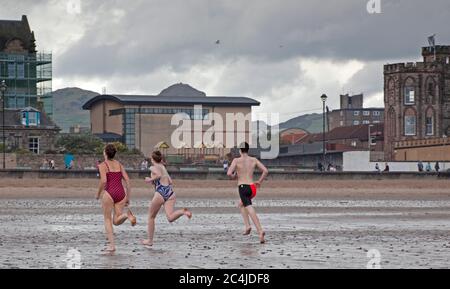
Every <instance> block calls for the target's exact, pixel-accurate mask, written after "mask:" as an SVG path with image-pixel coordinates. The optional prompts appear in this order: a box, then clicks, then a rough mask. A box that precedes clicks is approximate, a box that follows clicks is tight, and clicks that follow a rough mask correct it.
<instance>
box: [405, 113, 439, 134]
mask: <svg viewBox="0 0 450 289" xmlns="http://www.w3.org/2000/svg"><path fill="white" fill-rule="evenodd" d="M415 135H417V118H416V116H414V115H406V116H405V136H415ZM425 135H427V136H433V135H434V117H432V116H427V117H426V118H425Z"/></svg>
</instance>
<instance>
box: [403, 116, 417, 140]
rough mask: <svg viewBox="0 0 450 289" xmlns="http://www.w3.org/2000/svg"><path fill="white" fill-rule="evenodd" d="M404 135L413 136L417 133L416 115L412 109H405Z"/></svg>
mask: <svg viewBox="0 0 450 289" xmlns="http://www.w3.org/2000/svg"><path fill="white" fill-rule="evenodd" d="M404 121H405V136H413V135H416V134H417V129H416V128H417V117H416V112H415V111H414V110H413V109H407V110H406V111H405V119H404Z"/></svg>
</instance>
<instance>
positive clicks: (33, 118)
mask: <svg viewBox="0 0 450 289" xmlns="http://www.w3.org/2000/svg"><path fill="white" fill-rule="evenodd" d="M37 124H38V120H37V113H36V112H28V125H30V126H37Z"/></svg>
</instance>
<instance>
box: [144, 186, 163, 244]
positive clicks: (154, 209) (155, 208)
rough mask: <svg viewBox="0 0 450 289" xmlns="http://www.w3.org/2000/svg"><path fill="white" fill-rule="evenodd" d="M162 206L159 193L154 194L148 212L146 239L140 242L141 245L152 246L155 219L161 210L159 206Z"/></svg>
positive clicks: (161, 198)
mask: <svg viewBox="0 0 450 289" xmlns="http://www.w3.org/2000/svg"><path fill="white" fill-rule="evenodd" d="M163 204H164V199H163V197H161V195H160V194H159V193H155V196H154V197H153V200H152V202H151V204H150V208H149V212H148V239H146V240H143V241H142V244H144V245H145V246H153V236H154V234H155V219H156V216H157V215H158V212H159V209H161V206H162V205H163Z"/></svg>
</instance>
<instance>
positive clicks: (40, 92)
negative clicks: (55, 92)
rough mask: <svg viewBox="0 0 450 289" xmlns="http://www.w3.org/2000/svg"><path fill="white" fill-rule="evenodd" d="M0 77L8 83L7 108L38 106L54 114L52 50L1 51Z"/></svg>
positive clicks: (49, 113) (51, 115)
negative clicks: (26, 52)
mask: <svg viewBox="0 0 450 289" xmlns="http://www.w3.org/2000/svg"><path fill="white" fill-rule="evenodd" d="M0 80H5V82H6V85H7V86H8V90H7V91H6V94H5V99H6V102H5V106H6V108H10V109H22V108H25V107H35V108H38V109H43V110H44V111H45V113H46V114H47V115H48V116H49V117H50V118H52V117H53V97H52V54H51V53H45V52H39V53H29V54H19V53H5V52H0Z"/></svg>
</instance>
